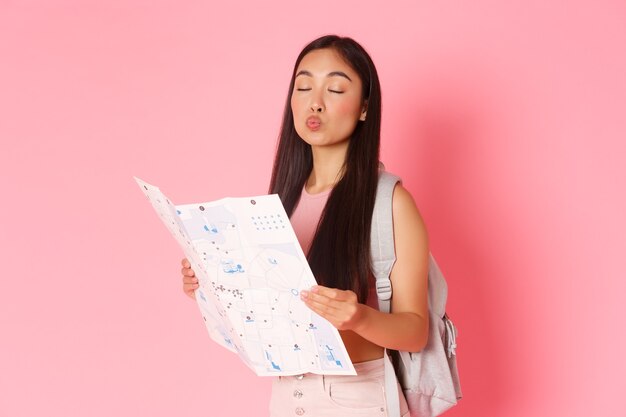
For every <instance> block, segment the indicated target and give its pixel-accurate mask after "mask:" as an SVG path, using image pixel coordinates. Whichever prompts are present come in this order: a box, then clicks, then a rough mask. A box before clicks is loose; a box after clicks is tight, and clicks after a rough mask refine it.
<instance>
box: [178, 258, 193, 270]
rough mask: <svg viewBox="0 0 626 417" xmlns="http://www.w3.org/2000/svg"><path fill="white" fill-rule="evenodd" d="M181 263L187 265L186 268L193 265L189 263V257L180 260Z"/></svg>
mask: <svg viewBox="0 0 626 417" xmlns="http://www.w3.org/2000/svg"><path fill="white" fill-rule="evenodd" d="M180 263H181V264H182V265H183V266H184V267H185V268H189V267H190V266H191V264H190V263H189V261H188V260H187V258H183V260H182V261H180Z"/></svg>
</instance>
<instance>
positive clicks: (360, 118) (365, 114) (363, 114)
mask: <svg viewBox="0 0 626 417" xmlns="http://www.w3.org/2000/svg"><path fill="white" fill-rule="evenodd" d="M366 117H367V100H365V101H363V107H362V108H361V116H360V117H359V120H360V121H362V122H364V121H365V118H366Z"/></svg>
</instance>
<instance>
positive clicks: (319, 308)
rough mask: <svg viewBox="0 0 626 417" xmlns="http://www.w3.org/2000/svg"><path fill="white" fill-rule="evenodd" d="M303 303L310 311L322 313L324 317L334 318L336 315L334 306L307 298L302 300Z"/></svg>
mask: <svg viewBox="0 0 626 417" xmlns="http://www.w3.org/2000/svg"><path fill="white" fill-rule="evenodd" d="M304 303H305V304H306V305H307V306H308V307H309V308H311V309H313V310H314V311H315V312H316V313H318V314H320V312H321V313H323V314H324V317H326V316H329V315H330V316H334V315H336V314H337V312H338V311H337V310H338V309H337V308H335V307H334V306H332V305H330V304H329V303H325V302H320V301H316V300H313V299H311V298H309V297H307V298H306V299H305V300H304Z"/></svg>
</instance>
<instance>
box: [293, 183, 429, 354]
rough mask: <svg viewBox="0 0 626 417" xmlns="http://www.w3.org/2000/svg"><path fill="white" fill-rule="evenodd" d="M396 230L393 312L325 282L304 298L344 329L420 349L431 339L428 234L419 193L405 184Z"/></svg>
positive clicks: (397, 196) (399, 191)
mask: <svg viewBox="0 0 626 417" xmlns="http://www.w3.org/2000/svg"><path fill="white" fill-rule="evenodd" d="M393 229H394V242H395V249H396V262H395V264H394V266H393V269H392V271H391V276H390V279H391V285H392V289H393V296H392V298H391V313H381V312H380V311H378V310H375V309H373V308H371V307H369V306H367V305H365V304H360V303H358V301H357V297H356V294H355V293H354V292H353V291H342V290H338V289H334V288H327V287H323V286H315V287H313V288H312V289H311V291H310V292H306V291H303V292H302V295H303V300H305V302H306V303H307V305H308V306H309V307H311V308H312V309H313V310H314V311H316V312H317V313H318V314H320V315H321V316H322V317H324V318H326V319H327V320H329V321H330V322H331V323H332V324H333V325H334V326H335V327H336V328H337V329H339V330H352V331H354V332H355V333H357V334H359V335H360V336H362V337H363V338H365V339H367V340H369V341H371V342H372V343H375V344H377V345H379V346H383V347H386V348H389V349H396V350H405V351H409V352H418V351H420V350H422V349H423V348H424V346H425V345H426V342H427V340H428V254H429V249H428V234H427V231H426V226H425V225H424V221H423V220H422V216H421V215H420V213H419V211H418V209H417V206H416V205H415V202H414V201H413V197H412V196H411V194H410V193H409V192H408V191H407V190H406V189H405V188H404V187H402V185H400V184H398V185H396V187H395V189H394V193H393Z"/></svg>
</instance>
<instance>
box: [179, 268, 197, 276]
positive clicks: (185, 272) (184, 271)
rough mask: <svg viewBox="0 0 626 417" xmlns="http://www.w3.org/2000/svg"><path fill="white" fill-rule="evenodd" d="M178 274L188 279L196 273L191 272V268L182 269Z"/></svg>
mask: <svg viewBox="0 0 626 417" xmlns="http://www.w3.org/2000/svg"><path fill="white" fill-rule="evenodd" d="M180 273H181V274H183V276H185V275H186V276H188V277H193V276H195V275H196V273H195V272H194V271H193V269H191V268H182V269H181V270H180Z"/></svg>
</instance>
